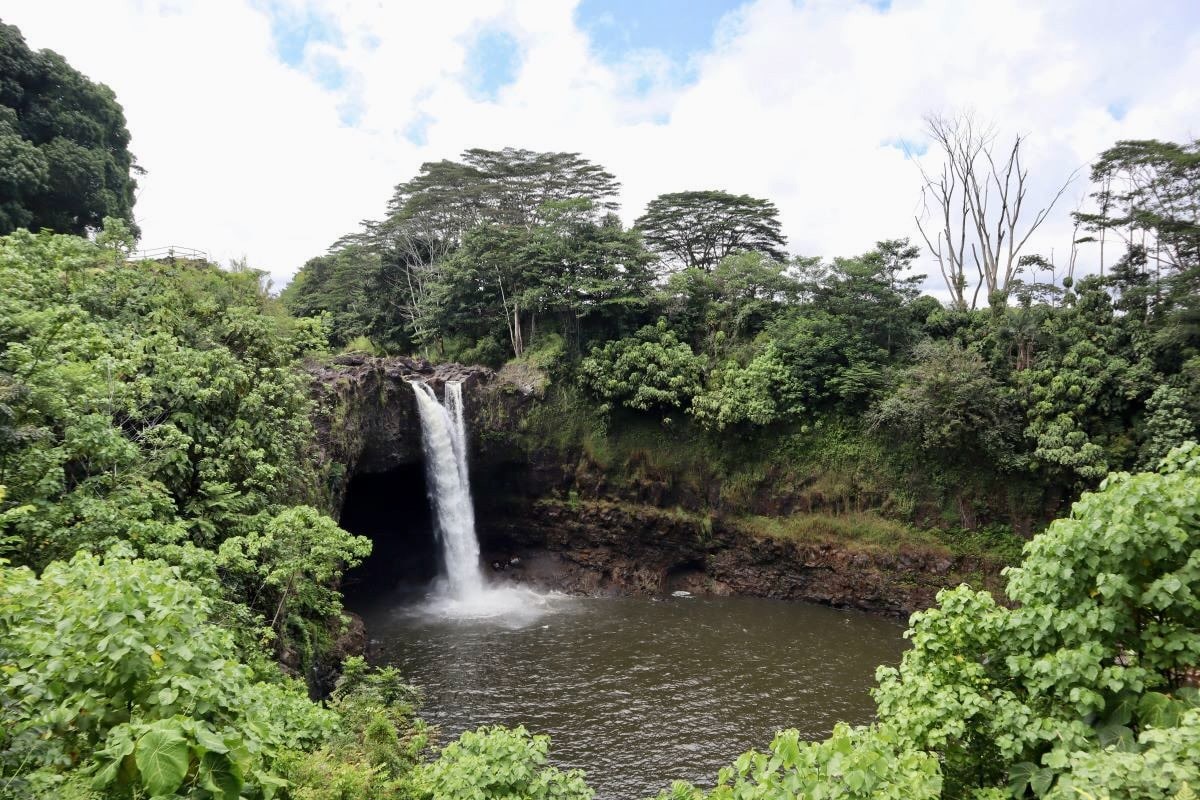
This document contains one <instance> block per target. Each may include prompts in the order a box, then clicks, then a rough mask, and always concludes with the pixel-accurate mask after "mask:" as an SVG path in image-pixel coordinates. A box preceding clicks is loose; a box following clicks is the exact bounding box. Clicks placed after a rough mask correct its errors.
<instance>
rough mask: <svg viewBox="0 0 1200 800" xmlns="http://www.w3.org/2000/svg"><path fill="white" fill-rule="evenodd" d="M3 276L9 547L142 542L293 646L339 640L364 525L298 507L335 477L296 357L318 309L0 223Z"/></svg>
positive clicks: (206, 269) (237, 275)
mask: <svg viewBox="0 0 1200 800" xmlns="http://www.w3.org/2000/svg"><path fill="white" fill-rule="evenodd" d="M119 229H120V226H119V224H118V225H116V226H115V227H114V228H113V230H119ZM113 235H114V234H113V233H112V231H111V230H110V231H109V236H110V238H111V237H112V236H113ZM0 285H3V286H4V287H5V292H4V295H3V299H2V300H0V337H2V340H3V343H4V344H3V349H2V350H0V391H2V392H3V396H4V398H5V400H4V404H3V405H2V406H0V484H3V485H6V486H7V487H8V489H7V498H6V500H5V501H4V503H3V505H0V554H2V555H4V556H7V557H8V558H9V559H11V560H12V561H13V562H14V563H17V564H24V565H29V566H32V567H34V568H40V567H42V566H44V565H45V564H47V563H49V562H50V561H53V560H55V559H63V558H69V557H70V556H71V555H72V554H73V553H75V552H76V551H77V550H79V549H80V548H84V549H88V550H91V551H93V552H101V551H103V550H104V549H106V548H108V547H109V546H111V545H112V544H113V543H115V542H119V541H124V542H129V543H131V544H132V545H133V546H134V547H135V548H136V550H137V551H138V552H139V554H143V555H147V556H154V557H160V558H164V559H166V560H168V561H170V562H171V563H174V564H179V565H181V566H184V567H185V568H186V569H187V570H188V572H189V574H191V575H193V576H196V577H204V578H206V579H209V578H211V579H212V580H215V581H220V583H221V584H222V585H223V586H224V588H225V591H226V595H227V596H228V597H229V598H231V599H232V600H236V601H237V602H245V603H248V604H249V605H250V606H251V607H252V608H253V609H255V610H257V611H258V612H260V614H262V615H263V616H264V617H265V618H266V619H267V620H268V621H269V622H270V623H271V628H272V630H273V631H274V633H275V634H276V635H277V636H278V637H279V641H278V646H279V647H280V648H281V652H282V650H283V649H286V648H292V647H297V646H298V647H300V649H301V651H302V652H301V657H302V659H309V658H311V657H312V656H313V655H314V653H315V652H316V651H319V650H321V649H323V648H324V647H326V643H325V640H326V639H328V636H329V633H328V632H327V631H326V630H325V625H326V620H328V619H331V618H336V616H337V614H338V611H339V608H340V602H339V600H338V598H337V596H336V594H331V593H329V592H328V590H327V589H324V588H321V587H324V586H328V585H329V584H330V583H331V582H332V581H333V580H334V579H336V578H337V577H338V575H339V574H340V570H341V569H342V566H343V565H344V564H347V563H349V564H353V563H355V562H356V561H358V560H361V558H362V557H363V556H364V555H365V553H366V546H367V542H366V541H365V540H362V539H358V538H356V537H351V536H349V535H348V534H346V533H345V532H343V531H341V530H340V529H338V528H337V526H336V525H334V524H333V522H332V521H331V520H329V519H328V518H327V517H324V516H323V515H322V514H320V513H318V512H316V511H315V510H312V509H311V508H305V507H304V506H305V504H307V505H320V504H321V503H323V489H322V481H321V476H320V475H319V474H318V473H317V472H316V466H315V464H316V460H315V458H314V455H315V450H314V447H315V442H314V440H313V433H312V423H311V421H310V420H309V411H310V405H311V401H310V400H309V397H308V393H307V388H306V383H305V380H304V378H303V376H302V375H301V374H300V373H299V372H298V371H297V370H296V368H295V364H296V359H297V358H298V356H299V355H300V354H301V353H303V352H305V351H308V350H311V349H313V348H314V347H319V346H322V345H323V342H322V336H321V328H320V325H319V324H316V325H314V324H310V323H309V322H297V321H294V320H292V319H290V318H288V317H287V316H286V315H284V314H282V313H281V312H279V311H278V310H277V309H276V307H275V304H274V301H271V300H270V299H269V298H268V297H267V296H266V294H265V292H264V291H263V288H262V285H261V282H260V278H259V275H258V274H257V273H254V272H245V271H243V272H222V271H220V270H217V269H215V268H213V267H211V266H209V265H205V264H198V263H189V262H182V263H161V264H160V263H153V262H143V263H140V264H137V265H132V264H126V263H125V262H123V261H122V260H121V259H120V258H119V253H118V251H116V250H113V249H110V248H106V247H103V246H98V245H95V244H91V243H88V242H86V241H84V240H82V239H78V238H75V237H70V236H55V235H50V234H39V235H32V234H29V233H25V232H18V233H16V234H14V235H12V236H10V237H7V238H6V239H3V240H0Z"/></svg>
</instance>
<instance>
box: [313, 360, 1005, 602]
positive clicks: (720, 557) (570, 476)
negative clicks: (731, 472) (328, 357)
mask: <svg viewBox="0 0 1200 800" xmlns="http://www.w3.org/2000/svg"><path fill="white" fill-rule="evenodd" d="M528 377H529V376H524V375H522V374H520V373H517V374H510V373H507V372H502V373H500V374H496V373H494V372H493V371H492V370H489V369H486V368H483V367H462V366H458V365H453V364H443V365H438V366H433V365H431V364H429V363H427V362H424V361H421V360H415V359H406V358H370V357H364V356H342V357H340V358H339V359H337V360H336V361H335V362H334V363H333V364H332V365H330V366H323V367H319V368H315V369H314V370H313V385H314V392H315V395H316V397H317V399H318V405H319V416H318V419H317V428H318V431H319V434H320V442H321V445H322V449H323V450H324V454H325V458H326V459H327V460H328V462H329V464H330V478H331V481H330V483H331V485H330V497H331V503H332V506H333V509H334V510H335V511H341V510H343V509H342V504H343V502H344V500H345V498H346V490H347V487H348V486H349V485H350V482H351V480H352V479H353V478H354V476H356V475H359V476H361V475H370V474H379V473H390V472H395V474H396V475H398V476H399V475H403V476H405V477H403V480H408V481H414V480H419V478H418V477H416V476H419V475H420V474H421V472H420V471H419V469H416V467H417V466H418V465H420V464H421V462H422V451H421V439H420V436H421V434H420V422H419V419H418V417H417V412H416V406H415V401H414V399H413V394H412V391H413V390H412V388H411V387H410V386H409V385H408V382H409V381H411V380H422V381H426V382H428V383H431V384H433V386H434V388H435V390H437V391H438V393H439V394H440V393H441V387H442V385H443V384H444V383H445V382H446V381H448V380H460V381H462V382H463V383H464V400H465V403H466V409H467V413H468V416H469V418H470V426H471V434H472V440H473V441H472V456H471V457H472V461H471V475H472V489H473V491H474V496H475V504H476V519H477V526H478V530H479V535H480V540H481V545H482V547H483V550H484V554H485V556H486V560H487V562H488V564H491V565H492V566H493V569H495V570H497V571H500V572H503V573H504V574H505V576H507V577H508V578H511V579H513V580H517V581H523V582H528V583H532V584H536V585H539V586H541V587H544V588H552V589H558V590H561V591H567V592H574V593H595V594H604V593H631V594H661V593H666V592H671V591H678V590H685V591H690V592H692V593H714V594H746V595H755V596H763V597H773V598H780V599H788V600H805V601H811V602H818V603H824V604H828V605H834V606H842V607H855V608H861V609H866V610H871V611H876V612H882V613H887V614H895V615H902V614H907V613H909V612H912V611H914V610H917V609H920V608H924V607H927V606H929V605H930V604H932V602H933V597H934V595H935V594H936V592H937V590H938V589H939V588H941V587H943V586H952V585H955V584H957V583H959V582H961V581H962V580H970V581H971V582H972V583H975V584H977V585H978V584H980V583H983V584H985V585H986V584H994V583H995V582H996V580H997V575H998V572H999V566H1000V565H998V564H993V563H989V562H987V561H984V560H981V559H972V558H963V557H957V558H956V557H952V556H951V555H949V554H948V552H947V551H945V550H944V549H942V548H939V547H935V546H928V547H916V546H913V547H908V548H900V547H893V548H885V547H880V546H871V545H865V544H863V543H860V542H852V541H841V540H836V539H828V538H826V539H823V540H819V541H793V540H781V539H776V538H765V537H759V536H756V535H755V534H754V533H753V532H751V531H749V530H747V529H745V528H744V527H743V526H741V525H739V523H738V521H737V514H738V512H739V510H738V509H727V510H724V511H723V512H722V513H721V514H720V515H716V516H714V515H712V514H711V513H710V512H708V511H706V510H702V508H701V506H702V505H703V504H702V503H698V504H697V506H696V508H694V509H692V510H681V509H679V508H678V507H676V506H677V504H679V498H676V497H669V496H667V495H665V494H663V493H661V492H660V493H655V492H653V491H648V492H638V493H637V495H636V496H630V495H629V493H628V487H625V489H626V490H625V491H622V493H621V496H619V497H618V496H617V495H616V494H615V493H613V492H609V491H606V486H605V483H604V479H603V476H602V475H597V474H596V473H595V472H594V471H591V470H588V469H586V465H585V464H582V462H581V461H580V460H579V459H578V457H577V456H574V455H573V456H564V455H563V454H562V453H560V452H558V451H555V450H553V449H552V448H549V447H545V448H541V447H537V446H536V444H535V445H531V444H530V443H529V442H528V440H527V438H523V437H521V436H519V435H517V432H518V431H519V430H520V428H521V426H522V417H523V415H524V414H526V413H527V412H528V411H529V410H530V409H531V408H533V407H534V406H535V404H536V403H537V402H538V394H539V391H540V387H539V386H538V385H537V382H536V381H534V380H528V379H527V378H528ZM399 467H407V468H408V469H407V471H401V472H396V470H397V468H399ZM390 479H391V478H390V476H389V477H388V480H390ZM400 479H401V478H400V477H397V480H400ZM414 488H415V487H408V491H407V494H403V493H401V492H399V491H398V492H397V496H398V497H399V496H405V497H407V498H408V499H407V502H410V503H411V502H420V498H421V495H423V489H421V490H418V491H413V489H414ZM651 488H653V487H651ZM643 495H644V496H643ZM414 498H416V499H414ZM667 503H670V504H671V508H665V507H663V506H664V505H666V504H667ZM679 505H682V506H683V508H684V509H686V508H688V504H687V503H683V504H679ZM748 510H749V509H742V510H741V511H742V512H745V511H748ZM398 511H399V513H403V510H402V509H399V510H398ZM422 511H424V510H423V509H422ZM350 516H352V515H346V518H347V519H349V517H350ZM423 535H426V536H427V535H428V534H427V533H426V534H423ZM416 544H417V543H414V545H413V546H414V548H415V546H416ZM428 544H429V543H428V542H426V543H425V545H428ZM400 546H401V548H402V549H403V548H406V547H408V546H407V545H404V544H403V543H401V545H400ZM380 549H381V552H387V556H386V557H387V558H389V559H393V560H394V559H398V558H402V557H403V556H404V553H398V552H397V551H396V543H395V542H392V543H390V549H389V550H386V551H384V550H383V548H380ZM428 549H429V548H428V547H426V550H428Z"/></svg>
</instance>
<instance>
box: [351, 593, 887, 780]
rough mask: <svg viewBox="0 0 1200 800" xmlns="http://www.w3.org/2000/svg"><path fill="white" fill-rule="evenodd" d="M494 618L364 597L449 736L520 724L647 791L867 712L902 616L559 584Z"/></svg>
mask: <svg viewBox="0 0 1200 800" xmlns="http://www.w3.org/2000/svg"><path fill="white" fill-rule="evenodd" d="M527 605H528V607H524V608H521V609H520V610H519V613H512V614H503V615H500V616H497V617H492V618H489V619H482V620H467V619H448V618H446V617H444V616H439V615H437V614H434V613H430V612H429V611H428V610H427V609H423V608H422V606H421V605H420V604H419V603H414V602H412V600H411V599H410V600H405V599H403V598H402V597H399V596H397V597H391V598H375V600H374V601H373V602H372V603H370V604H368V605H366V606H364V607H360V608H359V609H357V610H358V611H359V612H360V613H361V614H362V615H363V617H364V619H365V621H366V625H367V631H368V635H369V637H370V639H371V642H372V644H371V655H372V660H373V661H375V662H376V663H386V664H393V665H396V666H397V667H399V668H400V669H401V670H402V671H403V673H404V674H405V675H406V676H407V678H408V679H409V680H411V681H412V682H414V683H417V684H419V685H420V686H422V687H423V688H424V690H425V705H424V708H423V713H422V716H423V717H424V718H425V719H426V720H428V721H429V722H431V723H433V724H435V725H437V726H438V728H439V730H440V737H439V741H440V742H441V743H442V744H445V743H447V742H449V741H451V740H452V739H453V738H455V737H457V736H458V734H459V733H461V732H462V731H463V730H465V729H468V728H474V727H476V726H479V725H485V724H493V723H500V724H504V725H518V724H522V725H525V726H526V727H527V728H529V729H530V730H531V731H533V732H535V733H548V734H550V736H551V738H552V744H551V758H552V761H553V762H554V763H555V764H556V765H558V766H560V767H578V768H580V769H583V770H585V771H586V772H587V776H588V782H589V783H590V784H591V785H592V786H593V787H595V789H596V792H597V797H599V798H602V799H605V800H607V798H642V797H647V796H651V795H653V794H655V793H657V792H658V791H659V790H660V789H663V788H666V787H667V786H668V785H669V784H670V781H671V780H673V779H676V778H683V779H686V780H690V781H693V782H696V783H699V784H702V785H706V786H707V785H711V783H712V781H713V780H714V779H715V777H716V772H717V769H718V768H720V767H721V766H724V765H726V764H728V763H730V762H731V761H732V760H733V759H734V758H735V757H736V756H737V755H738V754H739V753H741V752H743V751H745V750H747V749H749V748H751V747H755V748H758V749H765V748H766V746H767V745H768V744H769V742H770V740H771V738H772V736H773V735H774V733H775V731H777V730H779V729H781V728H790V727H794V728H798V729H799V730H800V731H801V732H802V733H803V734H804V735H805V736H806V737H808V738H813V739H816V738H821V737H824V736H826V735H827V734H828V733H829V732H830V730H831V729H832V728H833V725H834V723H835V722H837V721H839V720H844V721H847V722H851V723H866V722H869V721H870V720H871V718H872V712H873V705H872V702H871V699H870V696H869V694H868V689H869V688H870V687H871V685H872V684H873V676H874V672H875V668H876V666H878V665H879V664H892V663H896V662H897V661H898V660H899V657H900V653H901V651H902V650H903V648H904V642H903V639H902V638H901V633H902V632H903V627H902V626H901V625H899V624H898V623H896V622H893V621H890V620H886V619H881V618H878V617H873V616H869V615H866V614H862V613H857V612H849V611H837V610H833V609H828V608H823V607H820V606H812V605H802V604H795V603H784V602H777V601H771V600H759V599H753V598H719V599H717V598H712V599H710V598H667V599H663V600H646V599H633V598H612V599H585V598H559V599H555V600H552V601H550V602H549V603H548V605H547V606H546V607H545V608H539V607H538V604H537V603H529V604H527Z"/></svg>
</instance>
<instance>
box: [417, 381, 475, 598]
mask: <svg viewBox="0 0 1200 800" xmlns="http://www.w3.org/2000/svg"><path fill="white" fill-rule="evenodd" d="M410 383H411V385H412V387H413V391H414V392H415V393H416V395H417V410H418V412H419V414H420V417H421V442H422V445H423V447H424V450H425V474H426V476H427V480H428V483H429V500H430V502H431V503H432V504H433V509H434V517H435V522H436V525H437V534H438V538H439V539H440V540H441V543H442V552H443V554H444V555H445V559H446V582H447V586H446V589H447V593H448V594H449V596H450V598H451V599H453V600H456V601H461V602H466V603H473V602H474V601H476V600H478V599H479V598H480V597H481V596H482V595H483V594H484V586H483V575H482V574H481V573H480V571H479V540H478V539H477V538H476V536H475V510H474V508H473V506H472V503H471V482H470V477H469V474H468V471H467V426H466V422H465V421H464V419H463V399H462V383H460V382H456V381H447V382H446V403H445V405H443V404H441V403H439V402H438V399H437V395H435V394H434V393H433V389H432V388H430V386H429V385H428V384H425V383H419V382H416V381H412V382H410Z"/></svg>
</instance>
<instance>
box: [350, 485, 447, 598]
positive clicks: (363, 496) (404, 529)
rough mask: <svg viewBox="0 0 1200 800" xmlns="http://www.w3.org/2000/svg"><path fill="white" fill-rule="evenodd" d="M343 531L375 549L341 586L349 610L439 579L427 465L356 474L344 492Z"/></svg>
mask: <svg viewBox="0 0 1200 800" xmlns="http://www.w3.org/2000/svg"><path fill="white" fill-rule="evenodd" d="M341 526H342V527H343V528H345V529H346V530H348V531H350V532H351V533H355V534H358V535H359V536H366V537H367V538H369V539H370V540H371V541H372V543H373V545H374V546H373V547H372V550H371V555H370V556H369V557H368V558H367V559H366V561H364V562H363V563H362V564H361V565H360V566H358V567H356V568H355V569H352V570H350V571H349V572H347V573H346V577H345V580H344V581H343V583H342V589H343V592H344V593H345V595H346V599H347V602H348V603H349V604H350V605H351V606H354V605H356V604H358V603H361V602H363V601H369V600H370V599H371V598H373V597H375V596H378V595H381V594H389V593H391V592H393V591H395V590H397V589H403V588H405V587H412V588H416V587H420V586H425V585H427V584H428V583H430V582H431V581H432V580H433V579H434V578H435V577H437V574H438V570H439V567H440V548H439V546H438V543H437V540H436V538H435V536H434V532H433V513H432V511H431V509H430V507H429V498H428V496H427V494H426V489H425V469H424V466H423V465H421V464H401V465H400V466H398V467H394V468H392V469H390V470H387V471H386V472H369V473H359V474H357V475H355V476H354V477H353V478H351V480H350V485H349V486H348V487H347V490H346V499H345V502H344V503H343V505H342V516H341Z"/></svg>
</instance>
